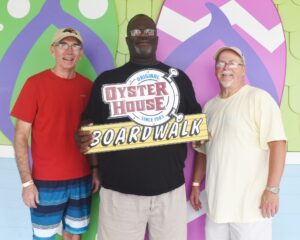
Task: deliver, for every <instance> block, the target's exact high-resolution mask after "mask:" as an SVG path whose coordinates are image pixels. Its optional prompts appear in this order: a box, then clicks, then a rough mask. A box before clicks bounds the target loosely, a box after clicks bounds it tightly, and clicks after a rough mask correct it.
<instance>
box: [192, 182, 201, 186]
mask: <svg viewBox="0 0 300 240" xmlns="http://www.w3.org/2000/svg"><path fill="white" fill-rule="evenodd" d="M192 186H193V187H199V186H200V183H199V182H192Z"/></svg>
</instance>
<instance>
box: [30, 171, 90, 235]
mask: <svg viewBox="0 0 300 240" xmlns="http://www.w3.org/2000/svg"><path fill="white" fill-rule="evenodd" d="M34 183H35V185H36V187H37V189H38V191H39V201H40V202H39V204H37V208H31V209H30V212H31V221H32V227H33V239H36V240H52V239H53V240H54V239H55V235H56V233H57V231H58V228H59V225H60V223H61V222H62V225H63V229H64V230H65V231H67V232H69V233H71V234H82V233H84V232H86V231H87V229H88V224H89V220H90V207H91V190H92V181H91V177H90V176H87V177H82V178H76V179H72V180H66V181H43V180H34Z"/></svg>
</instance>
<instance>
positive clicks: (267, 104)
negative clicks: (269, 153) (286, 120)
mask: <svg viewBox="0 0 300 240" xmlns="http://www.w3.org/2000/svg"><path fill="white" fill-rule="evenodd" d="M255 109H256V111H255V113H256V114H255V115H256V116H255V117H256V124H257V128H258V131H259V143H260V146H261V148H262V149H268V143H269V142H272V141H280V140H287V138H286V136H285V131H284V127H283V123H282V116H281V112H280V109H279V106H278V105H277V103H276V102H275V101H274V99H273V98H272V97H271V96H270V95H269V94H268V93H266V92H261V93H260V94H258V96H257V99H256V102H255Z"/></svg>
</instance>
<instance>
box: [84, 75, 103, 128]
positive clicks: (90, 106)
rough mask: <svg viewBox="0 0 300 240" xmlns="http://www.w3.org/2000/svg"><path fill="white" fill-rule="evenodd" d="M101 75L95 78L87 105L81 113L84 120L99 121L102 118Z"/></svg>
mask: <svg viewBox="0 0 300 240" xmlns="http://www.w3.org/2000/svg"><path fill="white" fill-rule="evenodd" d="M100 83H101V75H100V76H99V77H98V78H97V79H96V80H95V82H94V84H93V87H92V91H91V95H90V97H89V100H88V103H87V106H86V108H85V110H84V112H83V113H82V115H81V121H82V122H92V123H99V121H100V119H101V104H102V93H101V84H100Z"/></svg>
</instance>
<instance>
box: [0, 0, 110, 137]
mask: <svg viewBox="0 0 300 240" xmlns="http://www.w3.org/2000/svg"><path fill="white" fill-rule="evenodd" d="M53 12H55V13H56V15H55V18H53ZM51 24H54V25H56V26H57V27H58V28H61V27H66V26H74V27H76V28H77V29H78V30H79V31H80V32H81V33H82V35H83V37H84V42H85V45H86V46H92V48H93V50H92V49H91V48H89V47H86V48H85V55H86V56H87V58H88V59H89V60H90V62H91V64H92V66H93V67H94V69H95V71H96V73H97V74H99V73H101V72H103V71H104V70H108V69H111V68H113V67H114V61H113V57H112V55H111V53H110V51H109V49H108V48H107V47H106V45H105V44H104V43H103V41H102V40H101V39H99V37H98V36H97V35H96V34H95V33H93V32H92V31H91V30H90V29H89V28H88V27H86V26H85V25H84V24H82V23H81V22H80V21H78V20H77V19H75V18H73V17H72V16H70V15H69V14H67V13H65V12H63V10H62V9H61V6H60V1H59V0H51V1H46V2H45V4H44V6H43V7H42V9H41V11H40V12H39V14H38V15H37V16H36V17H35V18H34V19H33V20H32V21H31V22H30V23H29V24H27V25H26V26H25V28H24V29H23V30H22V32H20V34H19V35H18V36H16V38H15V40H14V41H13V42H12V44H11V45H10V47H9V48H8V49H7V51H6V53H5V55H4V56H3V58H2V60H1V62H0V72H1V76H0V77H1V78H3V79H2V80H1V81H0V82H2V83H5V87H1V89H0V90H1V98H2V99H1V101H0V122H1V127H0V130H1V131H3V133H4V134H5V135H6V136H7V137H8V139H10V140H11V141H12V140H13V124H12V122H11V120H10V116H9V110H10V100H11V96H12V93H13V89H14V86H15V83H16V80H17V77H18V74H19V71H20V69H21V67H22V64H23V62H24V59H25V58H26V56H27V55H28V53H29V52H30V50H31V48H32V46H33V45H34V43H35V42H36V41H37V40H38V38H39V36H40V35H42V33H43V32H44V31H45V30H46V29H47V28H48V26H50V25H51ZM20 46H22V48H20ZM16 56H18V57H16ZM99 59H101V61H99ZM11 66H14V67H13V68H12V67H11Z"/></svg>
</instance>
